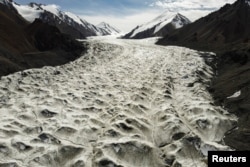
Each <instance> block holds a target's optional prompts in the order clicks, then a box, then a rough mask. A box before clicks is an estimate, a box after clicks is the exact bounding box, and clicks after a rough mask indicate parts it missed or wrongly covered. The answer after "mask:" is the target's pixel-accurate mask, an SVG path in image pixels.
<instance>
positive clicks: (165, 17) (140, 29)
mask: <svg viewBox="0 0 250 167" xmlns="http://www.w3.org/2000/svg"><path fill="white" fill-rule="evenodd" d="M190 23H191V21H190V20H189V19H188V18H186V17H185V16H183V15H181V14H180V13H176V14H173V13H169V12H168V11H167V12H164V13H163V14H161V15H159V16H157V17H156V18H154V19H153V20H151V21H149V22H147V23H145V24H142V25H140V26H137V27H136V28H134V29H133V30H132V31H130V32H129V33H127V34H126V35H125V36H124V38H132V39H141V38H147V37H155V36H165V35H166V34H168V33H170V32H171V31H173V30H174V29H178V28H180V27H182V26H184V25H187V24H190Z"/></svg>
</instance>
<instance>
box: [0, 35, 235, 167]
mask: <svg viewBox="0 0 250 167" xmlns="http://www.w3.org/2000/svg"><path fill="white" fill-rule="evenodd" d="M154 41H155V38H150V39H146V40H138V41H135V40H122V39H113V38H111V37H110V36H109V37H92V38H89V39H88V40H85V41H84V42H85V44H86V43H87V44H86V47H88V50H87V53H86V54H84V55H82V56H81V57H80V58H79V59H77V60H75V61H73V62H70V63H68V64H65V65H62V66H57V67H44V68H41V69H30V70H26V71H24V72H17V73H15V74H12V75H9V76H5V77H2V78H1V79H0V125H1V126H0V134H1V139H0V141H1V142H0V159H1V163H8V162H15V163H17V165H18V166H77V164H78V165H79V164H85V166H101V164H103V162H104V160H105V162H106V163H108V166H124V167H129V166H145V167H161V166H164V165H163V164H164V163H165V160H166V157H174V158H175V159H174V160H175V162H178V163H180V164H181V166H182V167H190V166H199V167H206V166H207V164H206V163H205V162H204V158H205V157H204V156H206V155H207V151H208V150H230V148H229V147H228V146H225V145H223V142H221V141H222V139H223V137H224V134H225V132H227V131H228V130H229V129H231V128H232V127H233V124H234V123H235V121H236V117H235V116H233V115H231V114H229V113H227V111H225V110H224V109H223V108H222V107H220V106H214V105H213V98H212V96H211V95H210V94H209V92H208V91H207V86H208V85H206V84H205V83H208V84H209V83H210V82H211V79H212V77H213V75H214V74H213V70H212V68H211V67H210V66H208V65H207V64H206V63H205V61H204V59H203V57H204V54H207V56H208V57H210V56H211V58H213V57H214V54H213V53H204V52H202V54H201V52H198V51H195V50H190V49H188V48H183V47H175V46H169V47H164V46H157V45H154V44H153V43H154ZM199 70H203V73H204V75H202V76H200V75H199V72H197V71H199ZM197 81H199V82H197ZM190 85H192V86H190ZM44 111H45V112H44ZM52 113H53V114H52ZM199 125H202V126H199ZM17 146H18V147H17ZM17 148H19V149H21V152H20V151H19V150H18V149H17ZM28 148H29V149H28ZM162 155H165V156H162ZM190 155H192V156H190ZM165 166H166V164H165Z"/></svg>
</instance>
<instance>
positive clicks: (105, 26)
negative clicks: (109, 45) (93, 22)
mask: <svg viewBox="0 0 250 167" xmlns="http://www.w3.org/2000/svg"><path fill="white" fill-rule="evenodd" d="M97 27H98V28H101V29H103V30H105V31H107V32H108V33H110V35H116V34H119V33H121V31H120V30H118V29H117V28H114V27H112V26H110V25H109V24H108V23H105V22H101V23H100V24H98V25H97Z"/></svg>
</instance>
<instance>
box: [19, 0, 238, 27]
mask: <svg viewBox="0 0 250 167" xmlns="http://www.w3.org/2000/svg"><path fill="white" fill-rule="evenodd" d="M14 1H15V2H17V3H19V4H23V5H24V4H28V3H29V2H36V3H42V4H56V5H58V6H60V8H61V10H63V11H65V12H71V13H74V14H76V15H78V16H80V17H81V18H83V19H85V20H87V21H88V22H90V23H92V24H98V23H100V22H102V21H105V22H107V23H109V24H111V25H113V26H115V27H117V28H118V29H120V30H122V31H124V32H128V31H130V30H132V29H133V28H134V27H136V26H137V25H140V24H143V23H145V22H148V21H150V20H152V19H153V18H155V17H157V16H158V15H160V14H161V13H163V12H165V11H166V10H168V11H170V12H174V13H175V12H180V13H181V14H183V15H185V16H186V17H188V18H189V19H190V20H192V21H194V20H196V19H198V18H200V17H202V16H205V15H206V14H208V13H210V12H212V11H214V10H216V9H218V8H220V7H221V6H223V5H224V4H226V3H233V2H234V1H235V0H14Z"/></svg>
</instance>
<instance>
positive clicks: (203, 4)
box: [150, 0, 236, 10]
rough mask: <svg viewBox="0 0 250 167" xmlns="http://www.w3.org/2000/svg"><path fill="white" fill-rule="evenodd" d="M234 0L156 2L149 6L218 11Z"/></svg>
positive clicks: (164, 0)
mask: <svg viewBox="0 0 250 167" xmlns="http://www.w3.org/2000/svg"><path fill="white" fill-rule="evenodd" d="M235 1H236V0H156V1H155V2H153V3H152V4H151V5H150V6H157V7H162V8H165V9H170V10H194V9H196V10H198V9H199V10H210V9H211V10H212V9H218V8H219V7H221V6H223V5H225V4H226V3H233V2H235Z"/></svg>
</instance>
